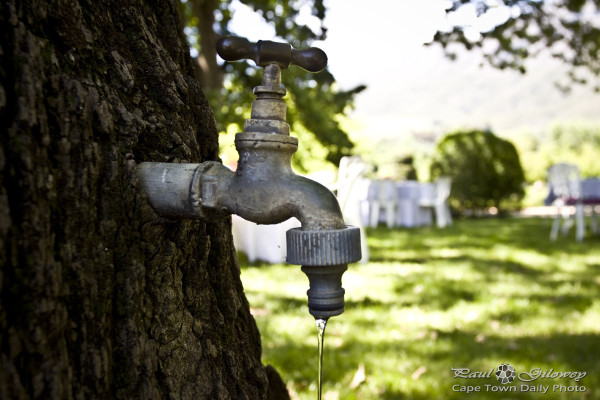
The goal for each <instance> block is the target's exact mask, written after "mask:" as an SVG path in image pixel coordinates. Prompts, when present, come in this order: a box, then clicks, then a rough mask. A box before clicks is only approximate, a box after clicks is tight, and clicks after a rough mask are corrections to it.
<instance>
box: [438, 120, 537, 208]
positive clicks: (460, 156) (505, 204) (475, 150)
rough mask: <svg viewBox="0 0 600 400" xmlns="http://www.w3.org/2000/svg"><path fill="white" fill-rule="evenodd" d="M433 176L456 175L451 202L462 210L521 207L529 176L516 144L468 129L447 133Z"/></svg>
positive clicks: (439, 145)
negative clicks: (525, 183) (525, 172)
mask: <svg viewBox="0 0 600 400" xmlns="http://www.w3.org/2000/svg"><path fill="white" fill-rule="evenodd" d="M430 172H431V178H432V179H436V178H437V177H440V176H449V177H451V178H452V191H451V194H450V204H451V206H452V207H453V208H454V209H458V210H459V211H461V212H464V211H465V210H483V209H487V208H489V207H496V208H497V209H498V210H500V211H506V210H508V209H514V208H517V207H518V206H519V205H520V201H521V199H522V198H523V195H524V190H523V184H524V181H525V177H524V174H523V168H522V167H521V161H520V160H519V155H518V153H517V151H516V149H515V146H514V145H513V144H512V143H511V142H509V141H507V140H504V139H501V138H499V137H497V136H496V135H494V134H493V133H491V132H484V131H477V130H475V131H464V132H455V133H451V134H448V135H447V136H445V137H444V138H443V139H442V141H441V142H440V143H438V145H437V147H436V150H435V153H434V156H433V160H432V163H431V171H430Z"/></svg>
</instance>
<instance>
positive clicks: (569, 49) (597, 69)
mask: <svg viewBox="0 0 600 400" xmlns="http://www.w3.org/2000/svg"><path fill="white" fill-rule="evenodd" d="M599 6H600V1H599V0H553V1H539V0H500V1H496V0H453V1H452V6H451V7H450V8H449V9H448V10H447V14H448V17H449V21H452V19H451V18H452V16H453V15H458V14H459V13H464V12H466V13H473V14H476V15H477V17H478V18H479V20H480V21H483V20H486V19H487V20H488V21H493V24H492V25H490V22H488V23H486V24H485V25H486V26H484V27H483V29H484V30H483V31H481V30H478V29H476V28H474V27H473V26H468V25H461V24H459V23H457V24H453V25H452V26H451V29H450V30H448V31H440V32H438V33H437V34H436V35H435V38H434V42H435V43H439V44H441V45H442V46H443V47H444V49H446V50H447V54H448V55H450V56H451V57H456V53H455V52H454V50H452V47H451V46H450V45H451V44H453V43H458V44H462V45H464V47H465V48H466V49H468V50H471V49H474V48H477V49H481V50H482V52H483V56H484V58H485V59H486V60H487V61H488V62H489V64H490V65H492V66H494V67H497V68H501V69H503V68H515V69H518V70H520V71H521V72H525V71H526V69H525V60H526V59H527V58H528V57H532V56H535V55H536V54H537V53H538V52H540V51H541V50H543V49H548V50H549V51H550V53H551V54H552V56H553V57H556V58H558V59H560V60H562V61H563V62H564V63H565V64H567V65H569V66H570V72H569V78H570V79H569V80H570V82H576V83H583V84H590V85H593V87H594V89H595V90H596V91H599V90H600V79H599V75H600V22H599V19H598V13H599ZM557 85H558V86H559V87H560V88H561V89H563V90H568V87H569V85H568V84H564V83H563V84H559V83H557Z"/></svg>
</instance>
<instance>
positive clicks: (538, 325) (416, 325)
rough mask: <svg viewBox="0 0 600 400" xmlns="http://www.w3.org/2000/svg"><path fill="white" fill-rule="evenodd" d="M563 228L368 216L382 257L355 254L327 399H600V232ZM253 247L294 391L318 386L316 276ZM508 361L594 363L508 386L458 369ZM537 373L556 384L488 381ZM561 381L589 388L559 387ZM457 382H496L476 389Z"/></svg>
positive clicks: (270, 356) (311, 392) (277, 362)
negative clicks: (389, 222)
mask: <svg viewBox="0 0 600 400" xmlns="http://www.w3.org/2000/svg"><path fill="white" fill-rule="evenodd" d="M549 231H550V221H549V220H545V219H537V218H528V219H516V218H515V219H479V220H459V221H457V222H456V223H455V225H454V226H452V227H450V228H446V229H436V228H419V229H393V230H388V229H385V228H377V229H368V230H367V236H368V243H369V248H370V252H371V259H370V262H369V263H368V264H352V265H350V266H349V270H348V272H346V273H345V275H344V278H343V282H344V287H345V289H346V312H345V313H344V314H342V315H341V316H338V317H334V318H332V319H330V321H329V323H328V326H327V330H326V337H325V359H324V388H323V393H325V395H324V399H326V400H333V399H344V400H346V399H464V398H477V399H480V398H486V399H538V398H539V399H599V398H600V296H599V294H600V275H599V272H600V237H599V236H596V237H593V236H589V235H588V236H586V238H585V239H584V241H583V243H576V242H575V240H574V234H573V232H571V235H570V236H569V237H560V238H559V239H558V241H557V242H554V243H552V242H550V241H549V239H548V234H549ZM240 260H241V261H240V263H241V265H242V282H243V284H244V287H245V291H246V294H247V297H248V300H249V302H250V306H251V308H252V311H253V314H254V315H255V318H256V321H257V324H258V326H259V329H260V331H261V335H262V345H263V362H264V363H265V364H272V365H273V366H275V367H276V368H277V370H278V371H279V372H280V374H281V376H282V378H283V379H284V381H285V382H287V386H288V389H289V391H290V393H291V395H292V398H295V399H311V400H312V399H316V376H317V338H316V329H315V324H314V320H313V318H312V317H311V316H310V314H308V311H307V308H306V301H307V300H306V295H305V293H306V290H307V289H308V280H307V278H306V277H305V275H304V274H303V273H302V272H301V271H300V267H298V266H292V265H267V264H253V265H248V264H247V263H244V262H243V257H240ZM503 363H509V364H511V365H512V366H513V367H514V368H515V370H516V372H517V373H521V372H530V371H531V370H532V369H534V368H539V369H541V370H542V371H547V370H550V369H551V368H552V369H553V370H554V371H560V372H563V371H585V372H586V373H587V375H586V376H585V377H584V378H583V379H581V380H580V381H579V382H575V381H574V380H573V379H568V378H566V379H537V380H535V381H532V382H522V381H520V380H519V379H516V380H515V382H513V383H510V384H507V385H502V384H500V383H499V382H498V381H497V380H496V378H495V377H493V376H492V377H491V378H481V379H460V378H454V372H453V371H452V368H469V369H470V370H471V372H474V371H484V372H486V373H487V372H489V371H490V370H491V369H492V368H493V369H495V368H497V367H498V366H499V365H500V364H503ZM363 371H364V377H362V378H361V372H363ZM494 372H495V371H494ZM525 383H526V384H528V385H540V384H541V385H544V386H550V389H549V391H548V393H546V394H545V395H542V394H541V393H538V392H531V391H528V392H516V393H515V392H492V391H488V392H486V390H493V389H492V388H500V387H501V388H504V389H506V388H509V387H514V388H516V389H520V388H521V385H522V384H525ZM555 384H556V385H563V386H565V387H568V386H571V387H574V386H576V385H577V386H579V387H581V386H585V388H586V391H585V392H579V393H573V392H570V393H568V392H559V391H556V392H552V389H553V385H555ZM454 385H470V386H479V387H480V390H481V391H482V392H480V393H474V394H473V393H472V394H469V395H467V394H466V393H464V392H462V393H461V392H455V391H453V386H454ZM485 385H489V386H487V387H486V386H485ZM510 390H512V389H510Z"/></svg>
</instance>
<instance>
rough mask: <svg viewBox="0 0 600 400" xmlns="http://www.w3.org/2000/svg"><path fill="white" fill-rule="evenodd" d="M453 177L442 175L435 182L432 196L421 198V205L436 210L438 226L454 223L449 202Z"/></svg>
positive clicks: (442, 226)
mask: <svg viewBox="0 0 600 400" xmlns="http://www.w3.org/2000/svg"><path fill="white" fill-rule="evenodd" d="M451 187H452V179H451V178H450V177H448V176H441V177H439V178H438V179H437V180H436V181H435V182H434V190H433V196H432V197H422V198H421V199H420V200H419V207H421V208H429V209H431V210H433V211H434V212H435V222H436V225H437V226H438V228H444V227H446V226H449V225H452V214H451V213H450V206H449V204H448V197H449V196H450V188H451Z"/></svg>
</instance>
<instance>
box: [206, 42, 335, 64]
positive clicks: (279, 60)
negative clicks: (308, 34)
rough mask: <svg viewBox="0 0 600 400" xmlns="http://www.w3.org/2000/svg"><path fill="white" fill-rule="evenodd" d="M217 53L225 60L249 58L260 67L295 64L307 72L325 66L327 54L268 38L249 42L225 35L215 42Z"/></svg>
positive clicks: (314, 48)
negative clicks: (300, 48)
mask: <svg viewBox="0 0 600 400" xmlns="http://www.w3.org/2000/svg"><path fill="white" fill-rule="evenodd" d="M217 53H218V54H219V56H221V58H223V59H224V60H227V61H238V60H243V59H249V60H253V61H254V62H255V63H256V65H258V66H260V67H265V66H267V65H269V64H277V65H279V66H280V67H281V68H287V67H289V66H290V65H297V66H299V67H300V68H303V69H305V70H307V71H309V72H319V71H321V70H323V69H325V67H326V66H327V55H326V54H325V52H324V51H323V50H321V49H319V48H316V47H311V48H308V49H305V50H296V49H294V48H292V45H290V44H289V43H277V42H271V41H270V40H259V41H258V42H256V43H251V42H250V41H249V40H248V39H244V38H240V37H235V36H225V37H223V38H221V39H219V41H218V42H217Z"/></svg>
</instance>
